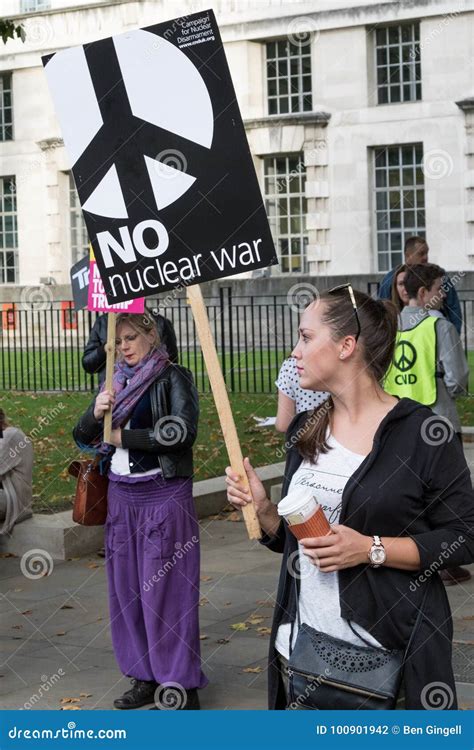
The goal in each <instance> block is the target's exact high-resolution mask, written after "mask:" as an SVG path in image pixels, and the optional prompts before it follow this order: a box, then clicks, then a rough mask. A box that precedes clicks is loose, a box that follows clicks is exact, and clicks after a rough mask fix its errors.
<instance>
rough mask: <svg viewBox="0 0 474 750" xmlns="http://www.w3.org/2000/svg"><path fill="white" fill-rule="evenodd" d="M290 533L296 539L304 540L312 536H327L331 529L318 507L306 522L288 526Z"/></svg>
mask: <svg viewBox="0 0 474 750" xmlns="http://www.w3.org/2000/svg"><path fill="white" fill-rule="evenodd" d="M288 528H289V529H290V531H291V533H292V534H294V535H295V537H296V538H297V539H306V538H307V537H313V536H327V535H328V534H330V533H331V527H330V525H329V522H328V519H327V518H326V515H325V513H324V510H323V509H322V508H321V506H320V505H318V507H317V509H316V511H315V512H314V513H313V515H312V516H311V518H308V520H307V521H303V523H297V524H288Z"/></svg>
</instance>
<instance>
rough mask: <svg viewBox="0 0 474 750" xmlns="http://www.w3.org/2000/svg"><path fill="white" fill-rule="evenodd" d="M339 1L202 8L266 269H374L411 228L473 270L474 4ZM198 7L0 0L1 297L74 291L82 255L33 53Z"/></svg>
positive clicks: (79, 227)
mask: <svg viewBox="0 0 474 750" xmlns="http://www.w3.org/2000/svg"><path fill="white" fill-rule="evenodd" d="M347 5H348V4H347V3H346V2H343V0H334V1H327V2H324V1H323V2H321V1H318V2H315V0H291V1H290V0H216V2H214V4H213V6H212V7H213V9H214V11H215V13H216V16H217V20H218V22H219V25H220V29H221V34H222V38H223V41H224V45H225V49H226V54H227V57H228V61H229V65H230V69H231V73H232V77H233V81H234V85H235V89H236V94H237V98H238V101H239V104H240V108H241V112H242V116H243V119H244V123H245V126H246V130H247V135H248V139H249V144H250V149H251V152H252V154H253V157H254V163H255V169H256V171H257V175H258V178H259V181H260V185H261V189H262V193H263V195H264V197H265V200H266V204H267V211H268V215H269V218H270V223H271V226H272V231H273V234H274V237H275V242H276V245H277V250H278V253H279V256H280V267H274V268H272V269H271V274H272V275H273V274H277V275H278V274H284V275H288V276H289V275H291V276H294V277H295V278H296V277H298V278H301V277H302V276H303V277H307V276H308V275H309V276H328V277H329V276H331V277H333V276H339V275H352V274H377V273H380V272H383V271H385V270H387V269H388V268H390V267H392V266H393V265H395V264H396V263H398V262H399V261H400V259H401V253H402V248H403V242H404V240H405V239H406V237H407V236H409V235H411V234H414V233H416V234H422V235H425V236H426V237H427V239H428V241H429V244H430V246H431V249H432V258H433V260H436V262H438V263H439V264H440V265H443V266H445V267H446V268H447V269H448V270H455V269H459V270H462V271H469V270H470V269H472V259H473V258H474V243H473V239H474V230H473V226H474V199H473V195H474V119H473V118H474V72H473V68H472V60H473V59H474V50H473V46H474V42H473V39H474V23H473V18H474V13H473V12H472V4H471V3H470V2H469V0H458V2H456V4H454V3H452V2H446V1H445V0H420V1H419V2H417V0H415V1H414V2H413V1H412V0H409V1H408V0H402V1H401V2H371V1H370V0H367V1H366V2H364V3H361V4H359V5H357V4H354V5H352V7H347ZM204 7H205V6H204ZM200 10H202V7H201V6H199V5H197V3H196V2H195V0H191V1H189V0H183V1H182V2H181V1H180V2H179V3H178V2H175V0H171V1H168V2H166V3H165V2H161V1H157V0H104V1H102V2H101V1H100V0H95V1H94V0H90V1H89V2H87V0H83V2H81V3H78V2H76V3H74V2H72V0H71V1H70V2H69V4H68V0H2V15H4V16H5V17H9V18H12V19H14V20H15V21H16V22H18V23H23V24H24V27H25V31H26V34H27V36H26V41H25V42H24V43H22V42H21V41H20V40H14V41H13V40H11V41H8V43H7V44H6V45H3V46H2V47H1V48H0V99H1V101H0V105H1V118H2V119H1V121H0V214H1V215H0V218H1V220H2V225H1V230H0V240H1V245H0V284H2V285H6V286H8V287H12V295H13V288H17V285H20V286H32V285H37V284H39V283H40V282H43V283H44V282H46V283H48V282H52V283H56V284H64V283H67V280H68V272H69V268H70V266H71V264H72V263H73V262H74V261H75V260H77V258H78V257H80V256H81V254H83V253H84V252H85V249H86V247H87V237H86V235H85V231H84V225H83V221H82V217H81V212H80V208H79V205H78V201H77V194H76V191H75V188H74V184H73V182H72V179H71V176H70V172H69V164H68V158H67V154H66V152H65V149H64V146H63V144H62V140H61V133H60V130H59V126H58V123H57V120H56V117H55V113H54V110H53V106H52V101H51V98H50V94H49V91H48V88H47V84H46V78H45V75H44V73H43V68H42V64H41V56H42V55H44V54H48V53H51V52H55V51H57V50H60V49H62V48H65V47H70V46H73V45H76V44H82V43H84V42H88V41H93V40H96V39H100V38H104V37H107V36H111V35H113V34H118V33H120V32H123V31H126V30H128V29H133V28H139V27H143V26H148V25H152V24H153V23H158V22H161V21H164V20H167V19H169V18H172V17H173V16H176V17H177V16H183V15H184V14H186V13H192V12H197V11H200ZM268 273H270V271H268ZM5 291H6V290H5V289H4V290H3V295H2V296H5Z"/></svg>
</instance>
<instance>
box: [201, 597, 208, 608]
mask: <svg viewBox="0 0 474 750" xmlns="http://www.w3.org/2000/svg"><path fill="white" fill-rule="evenodd" d="M205 604H209V599H206V597H205V596H203V597H202V599H199V606H200V607H204V605H205Z"/></svg>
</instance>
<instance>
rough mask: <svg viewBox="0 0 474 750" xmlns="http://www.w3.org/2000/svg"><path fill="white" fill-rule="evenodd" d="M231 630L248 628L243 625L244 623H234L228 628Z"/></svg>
mask: <svg viewBox="0 0 474 750" xmlns="http://www.w3.org/2000/svg"><path fill="white" fill-rule="evenodd" d="M230 627H231V628H232V630H248V629H249V626H248V625H246V624H245V622H234V624H233V625H231V626H230Z"/></svg>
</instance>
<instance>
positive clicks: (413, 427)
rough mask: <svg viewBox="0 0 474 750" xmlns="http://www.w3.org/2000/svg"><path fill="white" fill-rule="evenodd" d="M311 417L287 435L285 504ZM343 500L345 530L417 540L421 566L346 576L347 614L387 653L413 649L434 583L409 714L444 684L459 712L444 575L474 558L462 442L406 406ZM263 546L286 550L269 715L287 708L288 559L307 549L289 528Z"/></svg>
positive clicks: (291, 601)
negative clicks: (282, 636)
mask: <svg viewBox="0 0 474 750" xmlns="http://www.w3.org/2000/svg"><path fill="white" fill-rule="evenodd" d="M307 418H308V413H307V412H304V413H302V414H298V415H297V416H296V417H295V419H294V420H293V422H292V423H291V424H290V427H289V429H288V432H287V435H286V445H287V460H286V466H285V478H284V483H283V489H282V496H283V497H284V496H285V495H286V493H287V491H288V488H289V485H290V482H291V478H292V476H293V474H294V473H295V471H296V470H297V468H298V467H299V465H300V464H301V462H302V457H301V455H300V454H299V452H298V449H297V448H296V446H295V443H296V441H297V439H298V435H301V432H302V429H303V426H304V423H305V421H306V419H307ZM449 438H450V439H449ZM341 502H342V506H341V515H340V521H339V523H340V524H344V525H346V526H350V527H351V528H353V529H355V530H356V531H359V532H360V533H361V534H366V535H368V536H372V535H374V534H378V535H379V536H382V537H383V536H387V537H396V536H401V537H403V536H409V537H411V538H412V539H413V540H414V541H415V543H416V545H417V547H418V550H419V553H420V559H421V565H420V570H418V571H403V570H398V569H396V568H390V567H388V566H387V567H386V566H382V567H380V568H377V569H373V568H371V567H370V566H369V565H368V564H367V565H357V566H355V567H353V568H347V569H345V570H341V571H339V572H338V576H339V597H340V606H341V616H342V617H343V618H345V619H348V620H351V621H353V622H355V623H358V624H359V625H361V626H362V627H363V628H366V629H367V630H368V631H369V632H370V633H371V634H372V635H373V636H374V638H376V639H377V640H378V641H379V642H380V643H381V644H382V645H383V646H385V647H386V648H390V649H404V648H405V647H406V645H407V643H408V640H409V637H410V633H411V630H412V627H413V624H414V622H415V619H416V615H417V613H418V610H419V608H420V604H421V601H422V598H423V594H424V592H425V587H426V586H427V585H428V584H429V590H428V594H427V598H426V603H425V607H424V616H423V619H422V621H421V625H420V627H419V628H418V630H417V634H416V636H415V639H414V642H413V644H412V647H411V649H410V655H409V657H408V660H407V663H406V666H405V672H404V684H405V693H406V708H407V709H422V708H425V709H426V708H427V707H428V706H429V699H428V701H427V697H426V695H427V693H426V691H425V694H423V688H425V686H427V685H430V683H433V682H442V683H444V685H445V686H446V692H447V694H448V698H449V700H448V701H447V703H448V704H449V705H447V708H451V709H455V708H456V707H457V703H456V694H455V685H454V676H453V671H452V665H451V652H452V634H453V628H452V619H451V611H450V607H449V602H448V598H447V596H446V592H445V589H444V585H443V583H442V582H441V579H440V577H439V575H438V574H437V571H438V570H441V569H442V568H446V567H451V566H456V565H464V564H468V563H471V562H473V561H474V492H473V490H472V485H471V478H470V473H469V469H468V467H467V464H466V460H465V458H464V454H463V451H462V447H461V444H460V442H459V440H458V438H457V437H456V435H454V434H453V432H451V433H449V432H448V430H447V426H446V423H445V422H443V421H441V420H440V418H439V417H437V416H436V415H434V414H433V412H432V411H431V409H429V408H428V407H426V406H422V405H420V404H418V403H416V402H415V401H411V400H410V399H405V398H404V399H401V400H400V401H399V402H398V404H396V406H395V407H394V408H393V409H392V410H391V412H390V413H389V414H387V416H386V417H385V419H384V420H383V421H382V422H381V424H380V425H379V428H378V430H377V432H376V434H375V437H374V443H373V448H372V451H371V452H370V453H369V455H368V456H366V458H365V459H364V461H363V462H362V464H361V465H360V467H359V468H358V469H357V471H356V472H355V473H354V474H353V475H352V476H351V477H350V478H349V480H348V482H347V484H346V487H345V489H344V492H343V494H342V500H341ZM262 543H263V544H265V545H266V546H267V547H269V548H270V549H271V550H273V551H275V552H280V553H283V560H282V566H281V572H280V580H279V585H278V593H277V603H276V606H275V613H274V621H273V627H272V634H271V639H270V653H269V676H268V687H269V708H270V709H284V708H285V697H284V692H283V686H282V684H281V680H280V672H279V668H278V661H277V652H276V650H275V648H274V644H275V638H276V634H277V630H278V627H279V625H280V624H282V623H287V622H292V621H293V620H294V619H295V594H294V585H292V582H293V578H292V577H291V576H290V574H289V572H288V569H287V560H288V556H289V555H291V554H292V553H293V552H296V550H297V549H298V542H297V540H296V538H295V537H294V536H293V535H292V534H291V532H289V531H288V527H287V524H286V522H285V521H282V522H281V524H280V527H279V529H278V532H277V534H276V535H275V536H274V537H269V536H266V535H265V536H264V537H263V538H262ZM321 606H324V602H321ZM427 689H428V688H427ZM451 697H452V701H451V700H450V699H451ZM427 702H428V706H427ZM435 707H436V706H435Z"/></svg>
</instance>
